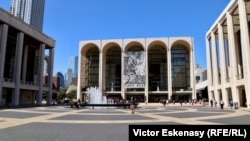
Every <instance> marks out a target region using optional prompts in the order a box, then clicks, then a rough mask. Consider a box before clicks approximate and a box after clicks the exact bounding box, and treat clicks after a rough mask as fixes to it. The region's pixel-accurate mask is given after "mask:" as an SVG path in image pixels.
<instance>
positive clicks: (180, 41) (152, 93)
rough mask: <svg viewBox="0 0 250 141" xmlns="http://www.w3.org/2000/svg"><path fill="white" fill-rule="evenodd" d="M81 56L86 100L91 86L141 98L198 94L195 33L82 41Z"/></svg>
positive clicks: (80, 85)
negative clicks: (196, 86) (176, 35)
mask: <svg viewBox="0 0 250 141" xmlns="http://www.w3.org/2000/svg"><path fill="white" fill-rule="evenodd" d="M78 56H79V65H78V66H79V69H78V85H77V97H78V98H81V99H82V101H84V100H85V98H86V96H88V94H87V93H86V90H87V89H88V88H90V87H97V88H98V89H99V91H100V92H101V93H102V95H104V96H107V97H108V98H116V99H125V100H129V99H130V98H131V97H135V98H136V99H137V100H138V101H139V102H159V101H160V100H161V99H169V100H175V101H179V100H180V99H182V100H189V99H194V98H196V93H195V80H194V47H193V38H192V37H161V38H136V39H111V40H88V41H80V43H79V55H78Z"/></svg>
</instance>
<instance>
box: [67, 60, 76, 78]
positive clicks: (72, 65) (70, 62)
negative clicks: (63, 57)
mask: <svg viewBox="0 0 250 141" xmlns="http://www.w3.org/2000/svg"><path fill="white" fill-rule="evenodd" d="M69 69H72V71H73V75H74V76H73V77H77V75H78V56H71V57H70V58H69Z"/></svg>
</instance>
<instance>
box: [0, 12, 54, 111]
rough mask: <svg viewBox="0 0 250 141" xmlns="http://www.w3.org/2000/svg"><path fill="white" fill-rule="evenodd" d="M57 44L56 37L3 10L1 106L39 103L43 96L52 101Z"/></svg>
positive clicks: (0, 17) (0, 29) (0, 22)
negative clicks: (35, 28) (49, 35)
mask: <svg viewBox="0 0 250 141" xmlns="http://www.w3.org/2000/svg"><path fill="white" fill-rule="evenodd" d="M54 47H55V40H53V39H52V38H50V37H48V36H47V35H45V34H43V33H41V32H39V31H38V30H34V29H33V28H31V27H30V25H28V24H26V23H25V22H23V21H22V20H20V19H18V18H16V17H15V16H13V15H11V14H10V13H8V12H6V11H5V10H3V9H0V106H5V105H7V106H10V105H13V106H18V105H33V104H37V105H40V104H41V102H42V98H43V97H46V100H47V103H48V104H50V103H51V98H52V81H53V80H52V78H53V61H54ZM46 53H48V54H47V56H48V58H49V59H48V66H47V67H48V70H49V71H48V74H47V76H43V74H44V60H45V56H46V55H45V54H46ZM45 77H46V81H43V79H44V78H45ZM43 82H44V83H43Z"/></svg>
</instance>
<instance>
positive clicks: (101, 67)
mask: <svg viewBox="0 0 250 141" xmlns="http://www.w3.org/2000/svg"><path fill="white" fill-rule="evenodd" d="M101 42H102V41H101ZM100 48H102V46H101V47H100ZM100 48H99V50H100V51H99V78H98V79H99V84H98V85H99V91H100V93H101V94H102V95H103V82H102V80H103V79H102V78H103V71H104V70H103V65H102V64H103V53H102V49H100Z"/></svg>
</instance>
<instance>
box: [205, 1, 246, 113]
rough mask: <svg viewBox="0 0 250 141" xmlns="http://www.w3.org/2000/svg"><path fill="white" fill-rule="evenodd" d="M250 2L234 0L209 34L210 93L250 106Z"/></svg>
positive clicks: (207, 39)
mask: <svg viewBox="0 0 250 141" xmlns="http://www.w3.org/2000/svg"><path fill="white" fill-rule="evenodd" d="M249 15H250V1H248V0H231V1H230V2H229V4H228V5H227V7H226V8H225V9H224V11H223V12H222V13H221V14H220V15H219V17H218V18H217V20H216V21H215V22H214V24H213V25H212V26H211V27H210V29H209V30H208V31H207V34H206V54H207V73H208V94H209V98H210V99H216V100H217V101H220V100H223V101H224V102H225V104H226V105H228V101H229V100H233V102H236V103H237V105H238V106H241V107H248V108H249V107H250V87H249V86H250V40H249V37H250V36H249V29H250V27H249V25H250V24H249V23H250V16H249Z"/></svg>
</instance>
